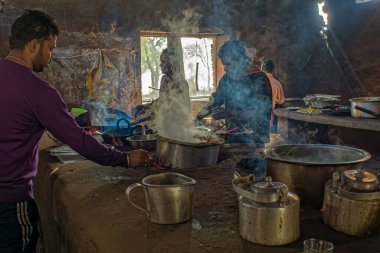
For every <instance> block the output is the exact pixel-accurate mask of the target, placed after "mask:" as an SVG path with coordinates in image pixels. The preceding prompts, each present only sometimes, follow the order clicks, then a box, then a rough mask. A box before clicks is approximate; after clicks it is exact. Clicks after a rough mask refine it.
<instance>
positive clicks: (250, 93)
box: [198, 40, 272, 147]
mask: <svg viewBox="0 0 380 253" xmlns="http://www.w3.org/2000/svg"><path fill="white" fill-rule="evenodd" d="M218 56H219V57H220V59H221V61H222V63H223V65H224V70H225V74H224V76H223V77H222V79H221V80H220V82H219V85H218V88H217V90H216V92H215V93H214V94H213V95H212V98H211V100H210V103H209V105H208V106H207V107H206V108H205V109H203V110H202V111H201V112H200V114H198V119H200V118H202V117H205V116H206V115H208V114H212V115H213V117H214V118H225V119H226V127H227V129H232V128H235V127H238V128H239V129H238V130H237V131H235V132H233V134H231V135H228V136H227V142H228V143H251V144H256V145H258V146H260V147H262V146H264V144H265V143H267V142H269V128H270V117H271V106H272V99H271V87H270V84H269V80H268V78H267V76H266V75H265V74H264V73H263V72H260V71H259V72H254V73H248V71H249V70H250V58H249V57H248V55H247V50H246V47H245V45H244V43H242V42H241V41H238V40H230V41H228V42H226V43H225V44H224V45H223V46H222V47H221V48H220V50H219V52H218ZM223 105H224V109H220V108H221V106H223Z"/></svg>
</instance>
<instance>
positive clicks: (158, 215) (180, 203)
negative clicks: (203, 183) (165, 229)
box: [125, 173, 196, 224]
mask: <svg viewBox="0 0 380 253" xmlns="http://www.w3.org/2000/svg"><path fill="white" fill-rule="evenodd" d="M195 184H196V181H195V180H194V179H192V178H189V177H186V176H184V175H182V174H179V173H160V174H156V175H150V176H147V177H145V178H143V179H142V181H141V183H134V184H132V185H130V186H129V187H128V188H127V190H126V192H125V194H126V196H127V199H128V201H129V203H131V204H132V205H133V206H135V207H136V208H137V209H140V210H142V211H144V212H145V213H146V215H147V217H148V219H149V220H150V221H151V222H153V223H158V224H176V223H182V222H185V221H188V220H190V219H191V217H192V216H193V191H194V185H195ZM136 187H143V189H144V193H145V200H146V209H144V208H142V207H140V206H138V205H136V204H135V203H133V202H132V200H131V198H130V192H131V191H132V190H133V189H134V188H136Z"/></svg>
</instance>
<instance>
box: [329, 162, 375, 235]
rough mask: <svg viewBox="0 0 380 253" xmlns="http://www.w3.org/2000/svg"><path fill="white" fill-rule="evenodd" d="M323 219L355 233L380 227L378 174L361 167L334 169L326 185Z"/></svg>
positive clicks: (369, 231) (339, 228) (370, 231)
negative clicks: (340, 171) (339, 170)
mask: <svg viewBox="0 0 380 253" xmlns="http://www.w3.org/2000/svg"><path fill="white" fill-rule="evenodd" d="M322 211H323V213H322V218H323V222H324V223H325V224H326V225H328V226H329V227H331V228H333V229H335V230H337V231H340V232H342V233H345V234H349V235H354V236H366V235H371V234H373V233H375V232H377V231H378V229H379V228H380V189H379V181H378V177H377V175H376V174H374V173H372V172H371V171H365V170H362V169H356V170H346V171H344V172H342V173H338V172H335V173H334V175H333V177H332V179H330V180H329V181H328V182H327V183H326V185H325V195H324V204H323V209H322Z"/></svg>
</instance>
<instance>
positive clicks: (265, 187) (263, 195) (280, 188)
mask: <svg viewBox="0 0 380 253" xmlns="http://www.w3.org/2000/svg"><path fill="white" fill-rule="evenodd" d="M253 181H254V177H251V175H250V176H247V177H238V178H235V179H234V180H232V187H233V190H234V191H235V192H236V193H237V194H239V195H240V196H242V197H245V198H247V199H250V200H253V201H255V202H259V203H273V202H277V201H280V202H285V201H287V193H288V189H287V187H286V186H285V185H284V184H282V183H279V182H272V178H271V177H267V178H266V179H265V182H257V183H253Z"/></svg>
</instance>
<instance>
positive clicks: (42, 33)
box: [9, 10, 59, 50]
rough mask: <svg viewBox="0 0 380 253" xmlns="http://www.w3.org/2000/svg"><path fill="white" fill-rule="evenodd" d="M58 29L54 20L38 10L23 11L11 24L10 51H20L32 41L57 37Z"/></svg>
mask: <svg viewBox="0 0 380 253" xmlns="http://www.w3.org/2000/svg"><path fill="white" fill-rule="evenodd" d="M58 34H59V28H58V26H57V24H56V23H55V21H54V19H53V18H52V17H51V16H50V15H48V14H46V13H44V12H42V11H38V10H25V11H24V13H23V14H22V15H21V16H20V17H18V18H17V19H16V20H15V22H14V23H13V24H12V28H11V36H10V37H9V47H10V49H11V50H12V49H21V48H23V47H25V45H26V44H28V43H29V42H30V41H31V40H33V39H38V40H45V39H47V38H48V37H49V36H50V35H55V36H57V35H58Z"/></svg>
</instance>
